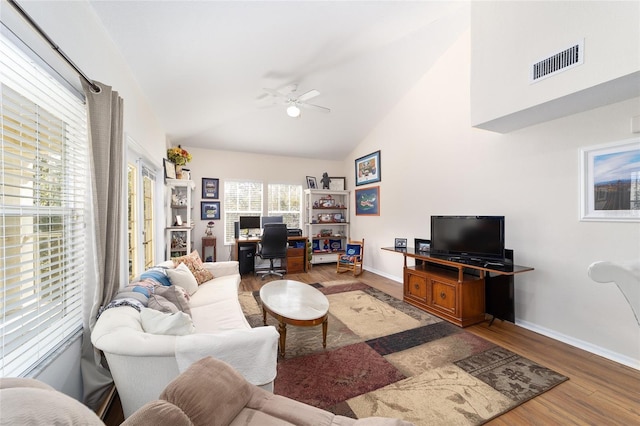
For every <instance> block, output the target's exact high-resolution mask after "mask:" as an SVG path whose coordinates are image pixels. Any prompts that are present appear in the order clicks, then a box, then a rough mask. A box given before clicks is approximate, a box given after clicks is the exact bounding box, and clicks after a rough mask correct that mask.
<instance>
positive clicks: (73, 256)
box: [0, 36, 89, 376]
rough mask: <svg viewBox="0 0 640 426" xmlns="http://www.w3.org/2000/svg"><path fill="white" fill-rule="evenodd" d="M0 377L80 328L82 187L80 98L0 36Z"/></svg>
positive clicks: (85, 184)
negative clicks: (0, 355) (0, 103)
mask: <svg viewBox="0 0 640 426" xmlns="http://www.w3.org/2000/svg"><path fill="white" fill-rule="evenodd" d="M0 64H1V66H0V93H1V102H2V109H1V112H0V126H1V129H2V141H1V142H0V148H1V149H0V155H1V157H0V158H1V164H0V190H1V193H0V196H1V202H0V282H1V283H2V287H1V288H0V300H1V303H0V321H1V323H0V336H2V339H1V340H0V353H1V354H2V358H1V359H0V376H17V375H24V374H26V373H28V371H29V370H30V369H31V368H32V367H34V366H36V365H37V364H38V363H40V362H41V360H42V359H44V358H45V357H46V356H47V355H48V354H49V353H50V352H51V351H52V350H55V349H56V348H57V347H58V346H59V345H61V344H63V343H64V342H65V341H66V340H67V339H69V338H70V337H71V336H73V335H74V334H75V333H76V332H77V331H78V330H80V329H81V327H82V288H83V286H84V285H86V278H85V253H86V251H87V246H86V240H87V238H86V232H87V230H86V229H85V217H86V215H87V214H88V212H87V211H85V208H86V206H85V194H86V193H87V191H88V190H89V171H88V169H87V165H88V163H89V161H88V156H87V149H88V143H87V135H86V133H87V132H86V110H85V107H84V105H83V104H82V102H81V101H80V100H79V99H78V98H77V97H75V96H73V95H72V94H70V93H69V92H68V91H67V90H66V89H64V88H63V87H62V86H61V85H60V84H58V83H57V82H56V81H55V80H54V79H53V78H51V77H50V76H49V75H48V74H47V73H46V72H45V71H44V70H43V69H41V68H40V67H38V66H37V65H35V64H34V63H33V62H32V61H31V60H29V58H27V57H26V56H25V55H24V54H23V53H22V52H21V51H20V50H19V49H17V48H16V47H15V46H14V45H13V44H12V43H11V42H9V41H8V40H7V39H5V38H4V37H1V36H0Z"/></svg>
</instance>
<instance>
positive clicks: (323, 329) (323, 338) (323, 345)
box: [322, 317, 329, 348]
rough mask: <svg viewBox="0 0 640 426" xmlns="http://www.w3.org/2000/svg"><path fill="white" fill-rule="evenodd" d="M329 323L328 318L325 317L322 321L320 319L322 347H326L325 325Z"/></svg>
mask: <svg viewBox="0 0 640 426" xmlns="http://www.w3.org/2000/svg"><path fill="white" fill-rule="evenodd" d="M328 324H329V318H328V317H327V318H325V320H324V321H322V347H323V348H326V347H327V326H328Z"/></svg>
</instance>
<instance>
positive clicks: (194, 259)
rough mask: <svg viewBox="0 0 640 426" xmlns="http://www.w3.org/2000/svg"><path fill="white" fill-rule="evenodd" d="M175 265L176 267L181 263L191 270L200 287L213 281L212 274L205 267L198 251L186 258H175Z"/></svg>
mask: <svg viewBox="0 0 640 426" xmlns="http://www.w3.org/2000/svg"><path fill="white" fill-rule="evenodd" d="M173 263H174V264H175V265H176V266H178V265H179V264H180V263H184V264H185V265H187V268H189V270H190V271H191V273H192V274H193V276H194V277H196V281H197V282H198V285H200V284H202V283H203V282H206V281H209V280H212V279H213V275H212V274H211V272H209V271H208V270H207V269H206V268H205V267H204V264H203V263H202V260H200V255H199V254H198V251H197V250H194V251H192V252H191V254H188V255H186V256H181V257H174V258H173Z"/></svg>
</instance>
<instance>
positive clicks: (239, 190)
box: [224, 180, 263, 244]
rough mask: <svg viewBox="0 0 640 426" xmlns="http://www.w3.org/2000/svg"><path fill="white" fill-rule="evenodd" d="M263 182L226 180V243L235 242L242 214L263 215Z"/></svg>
mask: <svg viewBox="0 0 640 426" xmlns="http://www.w3.org/2000/svg"><path fill="white" fill-rule="evenodd" d="M262 188H263V185H262V182H251V181H234V180H225V181H224V243H225V244H233V243H234V242H235V238H234V234H235V233H234V223H235V222H237V221H238V219H239V218H240V216H262V191H263V189H262Z"/></svg>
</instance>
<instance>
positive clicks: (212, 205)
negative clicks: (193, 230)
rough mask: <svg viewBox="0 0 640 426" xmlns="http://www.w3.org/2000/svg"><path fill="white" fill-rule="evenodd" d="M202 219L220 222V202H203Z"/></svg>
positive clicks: (201, 204) (201, 203)
mask: <svg viewBox="0 0 640 426" xmlns="http://www.w3.org/2000/svg"><path fill="white" fill-rule="evenodd" d="M200 219H201V220H220V201H201V202H200Z"/></svg>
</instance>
